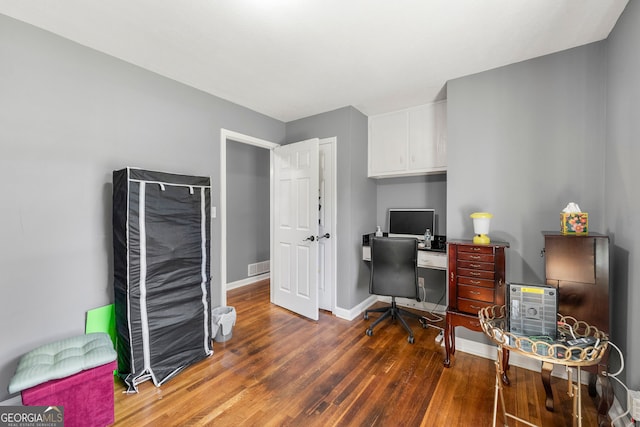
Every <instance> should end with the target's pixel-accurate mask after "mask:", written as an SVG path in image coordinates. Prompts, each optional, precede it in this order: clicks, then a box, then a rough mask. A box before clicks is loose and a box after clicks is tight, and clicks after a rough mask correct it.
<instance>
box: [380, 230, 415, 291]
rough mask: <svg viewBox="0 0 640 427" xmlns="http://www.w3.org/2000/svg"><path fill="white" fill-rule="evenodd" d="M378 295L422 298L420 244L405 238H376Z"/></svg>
mask: <svg viewBox="0 0 640 427" xmlns="http://www.w3.org/2000/svg"><path fill="white" fill-rule="evenodd" d="M369 292H370V293H371V294H374V295H385V296H395V297H404V298H415V299H417V298H418V241H417V240H416V239H413V238H404V237H374V238H373V240H372V241H371V280H370V281H369Z"/></svg>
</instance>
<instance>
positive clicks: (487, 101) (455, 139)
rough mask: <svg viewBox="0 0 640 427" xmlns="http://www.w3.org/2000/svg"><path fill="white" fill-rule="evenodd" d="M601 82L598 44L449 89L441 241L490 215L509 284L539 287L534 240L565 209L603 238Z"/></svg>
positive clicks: (462, 234) (555, 225) (469, 230)
mask: <svg viewBox="0 0 640 427" xmlns="http://www.w3.org/2000/svg"><path fill="white" fill-rule="evenodd" d="M605 80H606V67H605V43H604V42H600V43H594V44H590V45H586V46H582V47H578V48H575V49H571V50H567V51H563V52H560V53H557V54H553V55H548V56H544V57H540V58H537V59H533V60H529V61H526V62H521V63H517V64H513V65H509V66H506V67H502V68H498V69H495V70H491V71H487V72H484V73H480V74H475V75H471V76H467V77H463V78H460V79H456V80H452V81H450V82H448V87H447V93H448V100H447V105H448V116H447V117H448V147H447V155H448V164H449V166H448V170H447V238H448V239H456V238H465V239H469V238H471V237H472V236H473V226H472V221H471V219H469V215H470V214H471V213H472V212H475V211H487V212H491V213H492V214H494V217H493V219H492V221H491V227H490V228H491V229H490V233H489V236H490V237H491V239H492V240H502V241H507V242H509V243H510V245H511V247H510V248H509V249H508V250H507V280H508V281H511V282H518V281H525V282H531V283H544V278H545V273H544V258H542V257H541V250H542V249H543V246H544V239H543V236H542V234H541V231H542V230H558V229H559V215H560V211H561V210H562V209H563V208H564V207H565V205H566V204H567V203H568V202H571V201H574V202H577V203H578V204H579V205H580V207H581V208H582V210H584V211H586V212H588V213H589V227H590V229H591V230H592V231H598V232H607V230H606V229H605V221H604V213H605V209H604V182H605V173H604V158H605V117H606V115H605V112H606V108H605V101H606V97H605ZM461 335H466V336H473V335H471V334H466V331H465V330H463V331H462V334H461ZM477 335H481V334H475V336H473V339H478V340H480V338H478V337H477Z"/></svg>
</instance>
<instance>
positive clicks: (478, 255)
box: [458, 252, 494, 263]
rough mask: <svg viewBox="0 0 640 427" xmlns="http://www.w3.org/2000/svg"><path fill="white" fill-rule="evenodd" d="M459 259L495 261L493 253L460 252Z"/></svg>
mask: <svg viewBox="0 0 640 427" xmlns="http://www.w3.org/2000/svg"><path fill="white" fill-rule="evenodd" d="M458 261H475V262H490V263H493V262H494V257H493V253H490V254H482V253H472V252H458Z"/></svg>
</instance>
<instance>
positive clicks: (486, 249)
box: [458, 245, 493, 255]
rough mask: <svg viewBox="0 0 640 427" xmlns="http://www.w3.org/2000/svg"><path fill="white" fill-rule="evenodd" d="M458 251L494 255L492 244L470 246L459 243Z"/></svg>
mask: <svg viewBox="0 0 640 427" xmlns="http://www.w3.org/2000/svg"><path fill="white" fill-rule="evenodd" d="M458 252H466V253H472V254H489V255H493V248H492V247H491V246H469V245H459V246H458Z"/></svg>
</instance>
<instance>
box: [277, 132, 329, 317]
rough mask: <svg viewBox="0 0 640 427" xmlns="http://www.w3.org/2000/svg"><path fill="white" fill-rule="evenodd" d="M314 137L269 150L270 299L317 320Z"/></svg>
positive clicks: (316, 222) (316, 198)
mask: <svg viewBox="0 0 640 427" xmlns="http://www.w3.org/2000/svg"><path fill="white" fill-rule="evenodd" d="M318 144H319V140H318V139H317V138H314V139H310V140H307V141H302V142H297V143H294V144H288V145H283V146H281V147H277V148H275V149H274V150H273V155H274V162H273V165H274V169H273V182H274V188H273V191H274V201H275V203H274V204H275V206H273V214H274V217H273V222H274V227H273V233H274V235H273V252H272V258H273V265H272V270H273V271H272V275H271V286H272V292H273V303H274V304H276V305H279V306H281V307H284V308H286V309H288V310H291V311H293V312H295V313H298V314H300V315H302V316H305V317H308V318H310V319H313V320H318V239H317V236H318V177H319V170H318V161H319V148H318Z"/></svg>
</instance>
